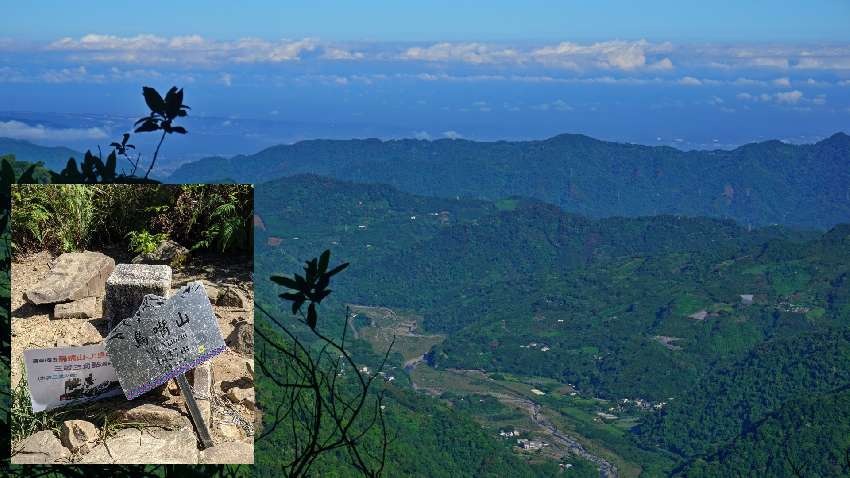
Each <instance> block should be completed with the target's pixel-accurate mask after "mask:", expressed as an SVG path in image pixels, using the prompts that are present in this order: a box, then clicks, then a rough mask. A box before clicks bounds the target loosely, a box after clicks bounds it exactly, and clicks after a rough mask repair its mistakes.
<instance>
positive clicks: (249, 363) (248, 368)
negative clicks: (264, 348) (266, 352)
mask: <svg viewBox="0 0 850 478" xmlns="http://www.w3.org/2000/svg"><path fill="white" fill-rule="evenodd" d="M245 370H246V371H247V372H248V375H247V378H248V380H249V381H250V382H251V383H253V382H254V361H253V360H247V359H246V360H245Z"/></svg>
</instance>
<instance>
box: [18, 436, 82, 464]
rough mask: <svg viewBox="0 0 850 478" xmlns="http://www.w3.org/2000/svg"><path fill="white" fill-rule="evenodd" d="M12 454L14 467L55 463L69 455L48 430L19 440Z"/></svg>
mask: <svg viewBox="0 0 850 478" xmlns="http://www.w3.org/2000/svg"><path fill="white" fill-rule="evenodd" d="M13 453H14V454H13V456H12V463H13V464H16V465H18V464H19V465H27V464H39V463H56V462H57V461H62V460H65V459H67V458H68V457H69V456H70V455H71V453H70V452H69V451H68V449H67V448H65V447H64V446H62V442H61V441H59V439H58V438H56V435H54V434H53V432H52V431H50V430H42V431H40V432H37V433H34V434H32V435H30V436H28V437H26V438H25V439H23V440H21V442H20V443H18V444H16V446H15V447H14V449H13Z"/></svg>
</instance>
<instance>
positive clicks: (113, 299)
mask: <svg viewBox="0 0 850 478" xmlns="http://www.w3.org/2000/svg"><path fill="white" fill-rule="evenodd" d="M170 291H171V267H168V266H163V265H148V264H118V265H117V266H115V270H114V271H112V274H111V275H110V276H109V278H108V279H107V280H106V296H105V297H104V299H103V318H104V319H107V320H109V323H110V327H112V326H115V325H116V324H118V323H119V322H121V321H122V320H124V319H126V318H127V317H130V316H132V315H133V314H135V313H136V311H137V310H138V309H139V306H140V305H141V304H142V301H143V300H144V298H145V296H146V295H148V294H153V295H156V296H160V297H163V298H165V297H168V293H169V292H170Z"/></svg>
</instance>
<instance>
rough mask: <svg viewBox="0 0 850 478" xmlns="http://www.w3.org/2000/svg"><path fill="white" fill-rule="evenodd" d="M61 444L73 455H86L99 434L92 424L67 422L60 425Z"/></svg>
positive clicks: (74, 421)
mask: <svg viewBox="0 0 850 478" xmlns="http://www.w3.org/2000/svg"><path fill="white" fill-rule="evenodd" d="M61 433H62V435H61V437H62V438H61V439H62V444H63V445H65V447H66V448H68V449H70V450H71V451H72V452H74V453H80V454H86V453H88V452H89V447H90V445H92V444H94V443H95V442H96V441H97V439H98V437H99V436H100V433H99V432H98V431H97V427H96V426H94V424H93V423H90V422H87V421H85V420H68V421H66V422H65V423H63V424H62V431H61Z"/></svg>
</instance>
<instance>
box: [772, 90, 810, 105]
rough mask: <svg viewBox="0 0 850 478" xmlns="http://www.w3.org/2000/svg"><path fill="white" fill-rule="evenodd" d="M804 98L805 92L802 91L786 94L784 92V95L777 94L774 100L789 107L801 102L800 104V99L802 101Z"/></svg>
mask: <svg viewBox="0 0 850 478" xmlns="http://www.w3.org/2000/svg"><path fill="white" fill-rule="evenodd" d="M802 97H803V92H802V91H800V90H794V91H786V92H783V93H777V94H776V95H775V96H774V98H775V99H776V102H777V103H784V104H789V105H793V104H797V103H799V102H800V99H801V98H802Z"/></svg>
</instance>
